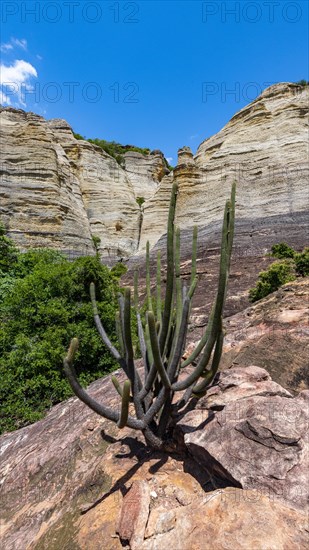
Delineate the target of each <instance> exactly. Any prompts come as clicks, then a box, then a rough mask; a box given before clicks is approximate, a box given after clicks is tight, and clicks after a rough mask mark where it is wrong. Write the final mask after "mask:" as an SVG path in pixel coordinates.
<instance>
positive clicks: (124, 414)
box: [64, 183, 236, 451]
mask: <svg viewBox="0 0 309 550" xmlns="http://www.w3.org/2000/svg"><path fill="white" fill-rule="evenodd" d="M235 193H236V188H235V184H234V185H233V187H232V193H231V198H230V200H228V201H227V202H226V206H225V211H224V217H223V228H222V241H221V256H220V272H219V280H218V292H217V296H216V298H215V301H214V304H213V306H212V309H211V312H210V315H209V322H208V326H207V328H206V330H205V332H204V334H203V336H202V338H201V340H200V342H199V343H198V344H197V346H196V348H195V349H194V351H193V352H192V354H191V355H190V356H189V357H188V358H187V359H186V360H185V361H184V362H182V355H183V350H184V348H185V344H186V335H187V329H188V324H189V314H190V308H191V300H192V297H193V294H194V291H195V288H196V284H197V276H196V250H197V227H195V228H194V230H193V237H192V267H191V280H190V283H189V286H188V288H186V287H185V286H184V285H183V282H182V280H181V274H180V230H179V228H176V229H175V226H174V218H175V209H176V199H177V194H178V188H177V184H176V183H174V184H173V188H172V194H171V201H170V208H169V215H168V227H167V268H166V287H165V298H164V302H163V301H162V298H161V253H160V251H159V252H158V255H157V272H156V284H155V299H154V297H153V295H152V291H151V284H150V282H151V279H150V253H149V243H147V247H146V296H147V312H146V315H145V319H144V322H143V321H142V316H141V309H140V307H139V296H138V272H136V273H135V276H134V306H135V312H136V315H133V308H132V306H131V302H133V298H132V301H131V289H130V288H125V289H124V295H120V298H119V306H120V307H119V313H118V321H117V335H118V345H117V347H115V346H113V343H112V341H111V340H110V339H109V337H108V336H107V335H108V333H109V331H108V326H106V325H105V323H104V319H101V318H100V312H99V308H98V302H97V297H98V292H97V290H96V285H95V282H93V283H91V285H90V294H91V300H92V306H93V314H94V319H95V323H96V326H97V328H98V331H99V332H100V335H101V338H102V340H103V341H104V343H105V345H106V347H107V349H108V350H109V352H110V354H111V356H112V357H113V358H114V359H115V360H116V361H117V362H118V364H119V365H120V367H121V368H122V369H123V370H124V372H125V374H126V376H127V380H126V381H125V382H124V384H123V386H120V384H119V381H118V379H117V378H116V377H112V382H113V384H114V386H115V389H116V391H117V392H118V393H119V395H120V398H119V401H120V402H121V405H120V411H119V410H117V409H111V408H110V407H108V406H105V405H104V404H102V403H98V402H96V401H95V399H93V398H92V397H90V395H88V393H87V392H85V391H84V390H83V389H82V387H81V386H80V383H79V381H78V376H77V375H76V371H75V369H74V368H73V363H74V365H75V357H76V358H77V359H78V355H77V354H78V349H79V346H80V343H79V337H78V335H77V334H76V335H75V337H74V338H73V339H72V340H71V344H70V347H69V350H68V353H67V356H66V357H65V358H64V370H65V373H66V375H67V378H68V380H69V382H70V384H71V387H72V389H73V391H74V393H75V394H76V395H77V396H78V397H79V398H80V399H81V400H82V401H83V402H84V403H85V404H86V405H88V406H89V407H90V408H91V409H92V410H94V411H96V412H97V413H98V414H100V415H101V416H103V417H105V418H108V419H110V420H112V421H114V422H116V423H117V425H118V427H119V428H123V427H125V426H129V427H130V428H133V429H136V430H141V431H142V433H143V435H144V437H145V440H146V443H147V444H149V445H150V446H152V447H153V448H156V449H162V450H166V451H170V450H174V449H175V447H174V446H173V443H174V442H173V439H172V435H173V429H174V427H175V424H176V422H177V418H178V417H179V413H180V412H181V411H183V410H184V409H185V408H186V406H187V405H188V406H191V405H193V406H194V404H195V402H196V401H195V400H196V399H197V398H199V397H201V396H202V395H205V392H206V389H207V387H208V386H209V385H210V384H211V383H212V381H213V379H214V377H215V375H216V373H217V370H218V368H219V363H220V358H221V353H222V346H223V338H224V333H223V327H222V313H223V307H224V302H225V296H226V289H227V281H228V274H229V268H230V259H231V253H232V245H233V234H234V212H235ZM163 304H164V305H163ZM136 322H137V331H138V336H139V348H140V351H141V355H142V358H143V363H144V375H142V374H141V373H140V372H139V371H138V370H137V368H136V365H135V362H134V357H136V356H135V353H134V352H135V350H134V347H135V346H134V342H132V333H134V332H135V328H134V323H136ZM103 327H104V328H103ZM187 365H194V368H193V369H192V370H191V372H190V374H189V375H186V376H184V377H181V379H180V380H179V374H180V372H181V369H182V368H183V367H185V366H187ZM183 390H185V392H184V393H183V394H181V397H180V398H179V399H178V401H177V400H175V394H176V392H182V391H183ZM191 398H193V400H192V401H191V402H190V400H191ZM189 402H190V403H189ZM130 403H133V404H134V409H135V416H131V415H130V414H129V404H130Z"/></svg>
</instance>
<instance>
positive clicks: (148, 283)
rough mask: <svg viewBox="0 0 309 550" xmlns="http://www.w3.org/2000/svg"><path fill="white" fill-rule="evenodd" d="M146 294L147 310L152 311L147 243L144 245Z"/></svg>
mask: <svg viewBox="0 0 309 550" xmlns="http://www.w3.org/2000/svg"><path fill="white" fill-rule="evenodd" d="M146 292H147V309H148V311H153V307H152V298H151V286H150V252H149V241H147V243H146Z"/></svg>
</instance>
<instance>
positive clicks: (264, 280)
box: [249, 260, 296, 302]
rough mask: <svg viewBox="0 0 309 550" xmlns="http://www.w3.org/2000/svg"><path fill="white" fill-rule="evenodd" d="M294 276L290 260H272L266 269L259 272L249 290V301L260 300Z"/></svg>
mask: <svg viewBox="0 0 309 550" xmlns="http://www.w3.org/2000/svg"><path fill="white" fill-rule="evenodd" d="M295 278H296V276H295V265H294V262H293V261H292V260H283V261H281V262H279V261H278V262H274V263H273V264H271V265H270V266H269V268H268V270H267V271H261V273H259V278H258V281H257V283H256V286H255V287H254V288H251V289H250V291H249V299H250V301H251V302H256V301H257V300H261V298H265V296H268V294H270V293H271V292H274V291H275V290H278V288H279V287H280V286H282V285H284V284H285V283H288V282H289V281H294V279H295Z"/></svg>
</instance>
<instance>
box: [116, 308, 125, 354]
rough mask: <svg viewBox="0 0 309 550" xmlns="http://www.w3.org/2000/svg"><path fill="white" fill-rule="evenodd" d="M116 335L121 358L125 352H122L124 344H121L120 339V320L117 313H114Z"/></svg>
mask: <svg viewBox="0 0 309 550" xmlns="http://www.w3.org/2000/svg"><path fill="white" fill-rule="evenodd" d="M116 334H117V339H118V342H119V346H120V351H121V355H122V357H124V354H125V350H124V344H123V338H122V329H121V320H120V313H119V311H117V312H116Z"/></svg>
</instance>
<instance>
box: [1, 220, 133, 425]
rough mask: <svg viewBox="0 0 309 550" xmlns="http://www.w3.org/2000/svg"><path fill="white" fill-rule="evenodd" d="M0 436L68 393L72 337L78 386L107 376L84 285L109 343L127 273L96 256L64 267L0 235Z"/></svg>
mask: <svg viewBox="0 0 309 550" xmlns="http://www.w3.org/2000/svg"><path fill="white" fill-rule="evenodd" d="M0 249H1V271H0V378H1V386H0V401H1V413H0V432H3V431H10V430H14V429H16V428H19V427H21V426H24V425H25V424H28V423H31V422H34V421H36V420H38V419H39V418H41V417H42V416H43V415H44V412H45V411H46V410H47V409H48V408H49V407H51V406H52V405H54V404H55V403H58V402H59V401H61V400H63V399H66V398H67V397H69V396H71V395H72V391H71V388H70V386H69V384H68V382H67V380H66V378H65V376H64V373H63V369H62V367H61V365H62V357H63V354H64V353H65V350H66V349H67V346H68V344H69V341H70V339H71V338H72V337H73V336H78V338H79V341H80V348H79V352H78V354H77V356H76V363H75V367H76V370H77V372H78V374H79V375H80V379H81V381H82V384H85V385H87V384H89V383H90V382H91V381H93V380H95V379H97V378H99V377H100V376H102V375H104V374H106V373H108V372H110V371H112V370H113V369H114V368H115V366H116V362H115V360H114V359H113V358H112V357H111V356H110V354H109V353H108V351H107V349H106V347H105V346H104V344H103V342H102V340H101V339H100V337H99V335H98V333H97V331H96V328H95V325H94V321H93V314H92V306H91V301H90V297H89V285H90V283H91V282H95V285H96V288H97V296H98V310H99V312H100V315H101V316H102V319H103V322H104V325H105V326H106V328H107V330H108V332H109V334H110V337H111V340H112V341H113V342H115V341H116V330H115V313H116V310H117V297H116V295H117V292H118V291H119V278H120V276H121V274H122V273H123V272H124V270H125V269H126V268H125V266H122V267H121V268H119V267H118V268H114V269H113V270H109V269H108V268H107V267H106V266H103V265H102V264H101V263H100V261H99V258H98V257H83V258H79V259H77V260H75V261H74V262H69V261H68V260H67V259H66V258H65V257H64V256H63V255H62V254H60V253H59V252H56V251H53V250H48V249H44V250H39V249H37V250H29V251H28V252H27V253H24V254H22V253H19V252H18V251H17V249H16V248H15V246H14V245H13V243H12V241H11V240H10V239H8V238H7V237H5V236H4V229H3V226H1V235H0Z"/></svg>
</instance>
